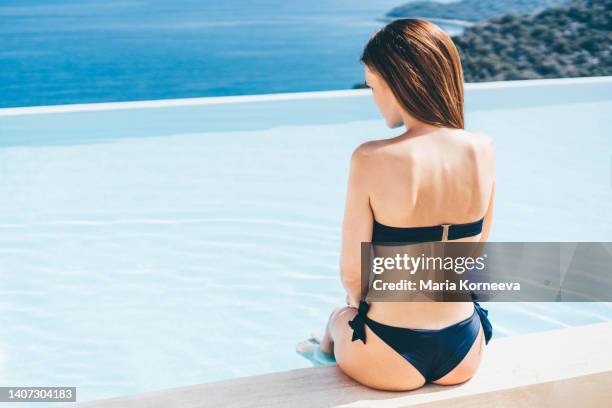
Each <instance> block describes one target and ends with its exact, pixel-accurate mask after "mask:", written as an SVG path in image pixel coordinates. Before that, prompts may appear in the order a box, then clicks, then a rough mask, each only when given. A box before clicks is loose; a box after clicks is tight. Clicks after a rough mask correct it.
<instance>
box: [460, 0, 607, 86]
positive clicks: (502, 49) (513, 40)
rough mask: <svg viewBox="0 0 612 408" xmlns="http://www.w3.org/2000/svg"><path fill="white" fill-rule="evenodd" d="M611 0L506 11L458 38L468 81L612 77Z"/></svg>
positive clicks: (593, 0)
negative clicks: (524, 12)
mask: <svg viewBox="0 0 612 408" xmlns="http://www.w3.org/2000/svg"><path fill="white" fill-rule="evenodd" d="M611 28H612V0H573V1H572V2H571V3H570V4H569V5H567V6H560V7H553V8H549V9H547V10H545V11H543V12H541V13H539V14H536V15H533V16H514V15H507V16H504V17H501V18H496V19H493V20H490V21H489V22H487V23H485V24H478V25H476V26H474V27H472V28H469V29H467V30H466V31H465V32H464V33H463V35H461V36H458V37H453V40H454V41H455V44H456V46H457V48H458V49H459V52H460V54H461V59H462V63H463V69H464V76H465V80H466V81H467V82H479V81H495V80H512V79H532V78H558V77H581V76H599V75H612V30H611Z"/></svg>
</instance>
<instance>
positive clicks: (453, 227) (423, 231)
mask: <svg viewBox="0 0 612 408" xmlns="http://www.w3.org/2000/svg"><path fill="white" fill-rule="evenodd" d="M483 221H484V217H483V218H481V219H480V220H478V221H474V222H468V223H466V224H441V225H434V226H430V227H406V228H403V227H390V226H388V225H383V224H381V223H379V222H378V221H376V220H374V229H373V232H372V243H373V244H390V243H418V242H433V241H446V240H453V239H459V238H466V237H472V236H474V235H478V234H480V233H481V232H482V223H483Z"/></svg>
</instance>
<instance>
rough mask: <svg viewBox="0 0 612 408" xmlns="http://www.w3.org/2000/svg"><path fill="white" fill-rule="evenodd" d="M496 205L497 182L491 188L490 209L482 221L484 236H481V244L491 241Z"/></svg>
mask: <svg viewBox="0 0 612 408" xmlns="http://www.w3.org/2000/svg"><path fill="white" fill-rule="evenodd" d="M494 204H495V182H493V187H492V188H491V197H490V198H489V207H488V208H487V212H486V214H485V216H484V220H483V221H482V234H481V235H480V242H486V241H487V239H489V233H490V232H491V222H492V221H493V207H494Z"/></svg>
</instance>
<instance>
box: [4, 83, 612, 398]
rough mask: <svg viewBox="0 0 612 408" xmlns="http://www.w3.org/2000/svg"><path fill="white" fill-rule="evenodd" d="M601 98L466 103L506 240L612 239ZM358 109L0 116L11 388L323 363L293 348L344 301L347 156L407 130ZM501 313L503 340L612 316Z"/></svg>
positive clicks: (129, 382) (164, 384)
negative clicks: (491, 163) (485, 150)
mask: <svg viewBox="0 0 612 408" xmlns="http://www.w3.org/2000/svg"><path fill="white" fill-rule="evenodd" d="M594 86H595V87H596V88H597V89H599V91H597V92H595V91H593V92H592V93H590V94H589V95H591V96H590V98H591V99H581V98H584V97H583V96H582V95H584V89H583V86H582V85H580V86H578V85H576V86H574V85H559V86H558V87H560V88H559V89H557V88H556V87H553V88H551V91H550V92H548V93H547V94H549V95H553V96H551V97H550V98H549V99H538V98H536V97H533V98H530V97H529V95H530V93H533V92H537V94H538V95H541V94H543V91H542V89H535V90H534V89H531V88H524V89H519V90H512V89H510V90H504V89H492V90H478V89H472V90H471V91H469V92H468V107H469V109H468V114H467V124H468V126H467V128H468V129H475V130H484V131H486V132H488V133H489V134H490V135H491V136H492V137H493V138H494V139H495V141H496V144H497V154H498V163H497V166H498V170H497V171H498V175H497V178H498V183H497V202H496V208H495V221H494V226H493V231H492V235H491V240H492V241H564V240H567V241H609V240H610V238H611V237H612V229H611V228H612V227H611V223H610V214H612V188H611V183H610V169H611V161H612V154H611V152H612V142H611V140H610V137H609V135H610V134H611V133H612V125H611V124H610V121H609V115H608V114H609V112H610V110H611V109H612V100H610V99H609V96H607V97H604V96H601V97H599V96H597V95H612V92H609V91H610V90H611V89H610V88H612V82H610V81H607V82H606V81H604V82H602V83H599V84H596V85H594ZM561 88H562V89H561ZM555 92H561V93H563V95H564V99H562V100H563V102H560V100H559V99H558V98H557V97H556V96H554V95H555ZM598 92H600V93H598ZM355 95H357V96H351V97H338V98H325V99H310V100H294V101H280V102H275V101H268V102H257V103H237V104H227V105H210V106H190V107H167V108H155V109H135V110H112V111H99V112H73V113H53V114H35V115H19V116H14V115H6V116H0V123H1V125H2V128H1V130H0V131H1V132H2V133H1V134H0V175H1V178H2V181H1V183H0V197H2V200H0V279H1V282H2V283H1V285H0V327H2V332H1V334H0V383H1V384H13V385H65V386H68V385H70V386H77V387H78V399H79V400H80V401H85V400H91V399H99V398H106V397H112V396H118V395H125V394H133V393H140V392H145V391H150V390H158V389H162V388H169V387H175V386H183V385H189V384H195V383H203V382H209V381H216V380H223V379H228V378H235V377H240V376H245V375H253V374H259V373H265V372H273V371H280V370H288V369H293V368H298V367H307V366H309V363H308V362H307V361H305V360H303V359H302V358H300V357H299V356H298V355H297V354H296V353H295V352H294V347H295V344H296V343H297V342H298V341H299V340H301V339H303V338H305V337H306V336H308V335H309V333H310V332H311V331H312V330H320V329H322V327H323V325H324V324H325V322H326V319H327V317H328V315H329V313H330V311H331V310H332V308H333V307H335V306H337V305H340V304H342V303H343V300H344V296H343V291H342V287H341V284H340V282H339V278H338V255H339V246H340V227H341V218H342V210H343V204H344V195H345V185H346V177H347V170H348V161H349V158H350V154H351V152H352V150H353V149H354V148H355V147H356V146H357V145H359V144H360V143H361V142H363V141H365V140H368V139H372V138H382V137H388V136H392V135H395V134H397V133H398V130H390V129H387V128H386V127H385V126H384V123H383V121H382V120H381V119H380V117H379V116H378V113H377V111H376V110H375V107H374V105H373V104H372V101H371V100H370V97H369V95H368V94H367V91H357V92H356V93H355ZM568 95H569V96H572V95H574V96H575V97H569V96H568ZM521 101H525V103H521ZM508 105H509V106H508ZM487 307H488V308H489V310H490V317H491V319H492V321H493V324H494V329H495V335H496V336H510V335H516V334H523V333H529V332H534V331H540V330H548V329H555V328H560V327H565V326H572V325H580V324H588V323H595V322H601V321H607V320H611V319H612V306H611V305H610V304H607V303H590V304H586V303H581V304H545V303H530V304H522V303H512V304H510V303H504V304H502V303H497V304H492V303H491V304H488V305H487Z"/></svg>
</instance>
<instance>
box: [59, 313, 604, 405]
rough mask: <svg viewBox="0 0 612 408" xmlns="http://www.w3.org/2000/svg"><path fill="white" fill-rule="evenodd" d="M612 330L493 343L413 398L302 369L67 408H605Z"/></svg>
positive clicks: (325, 370) (584, 329)
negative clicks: (460, 377)
mask: <svg viewBox="0 0 612 408" xmlns="http://www.w3.org/2000/svg"><path fill="white" fill-rule="evenodd" d="M611 340H612V322H607V323H598V324H593V325H586V326H578V327H570V328H565V329H561V330H551V331H545V332H539V333H534V334H528V335H523V336H514V337H507V338H501V339H494V340H493V341H492V342H491V343H490V344H489V345H488V346H487V350H486V353H485V356H484V359H483V362H482V365H481V367H480V370H479V371H478V373H477V374H476V376H475V377H474V378H473V379H472V380H470V381H468V382H467V383H465V384H461V385H458V386H452V387H444V386H437V385H427V386H425V387H423V388H421V389H419V390H416V391H412V392H401V393H397V392H381V391H375V390H371V389H368V388H366V387H363V386H361V385H359V384H357V383H356V382H354V381H352V380H351V379H349V378H348V377H346V376H345V375H344V374H342V372H340V370H339V369H338V368H337V367H336V366H330V367H317V368H314V367H313V368H304V369H299V370H292V371H287V372H281V373H274V374H266V375H258V376H252V377H245V378H239V379H235V380H228V381H221V382H215V383H209V384H202V385H194V386H189V387H182V388H174V389H169V390H163V391H157V392H152V393H146V394H140V395H134V396H128V397H121V398H114V399H107V400H100V401H92V402H87V403H81V404H73V405H70V406H71V407H78V408H110V407H113V408H120V407H127V408H145V407H147V408H157V407H159V408H161V407H164V408H169V407H181V408H196V407H258V408H259V407H283V408H287V407H288V408H299V407H308V408H316V407H351V408H352V407H373V408H386V407H427V408H436V407H443V406H450V405H451V404H452V406H453V408H461V407H487V408H490V407H492V406H493V407H496V408H497V407H516V406H538V407H549V406H550V407H575V406H580V407H600V406H601V407H603V406H609V405H607V404H608V403H609V401H608V398H609V397H610V394H609V393H610V385H611V384H612V352H611V351H610V345H611Z"/></svg>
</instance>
